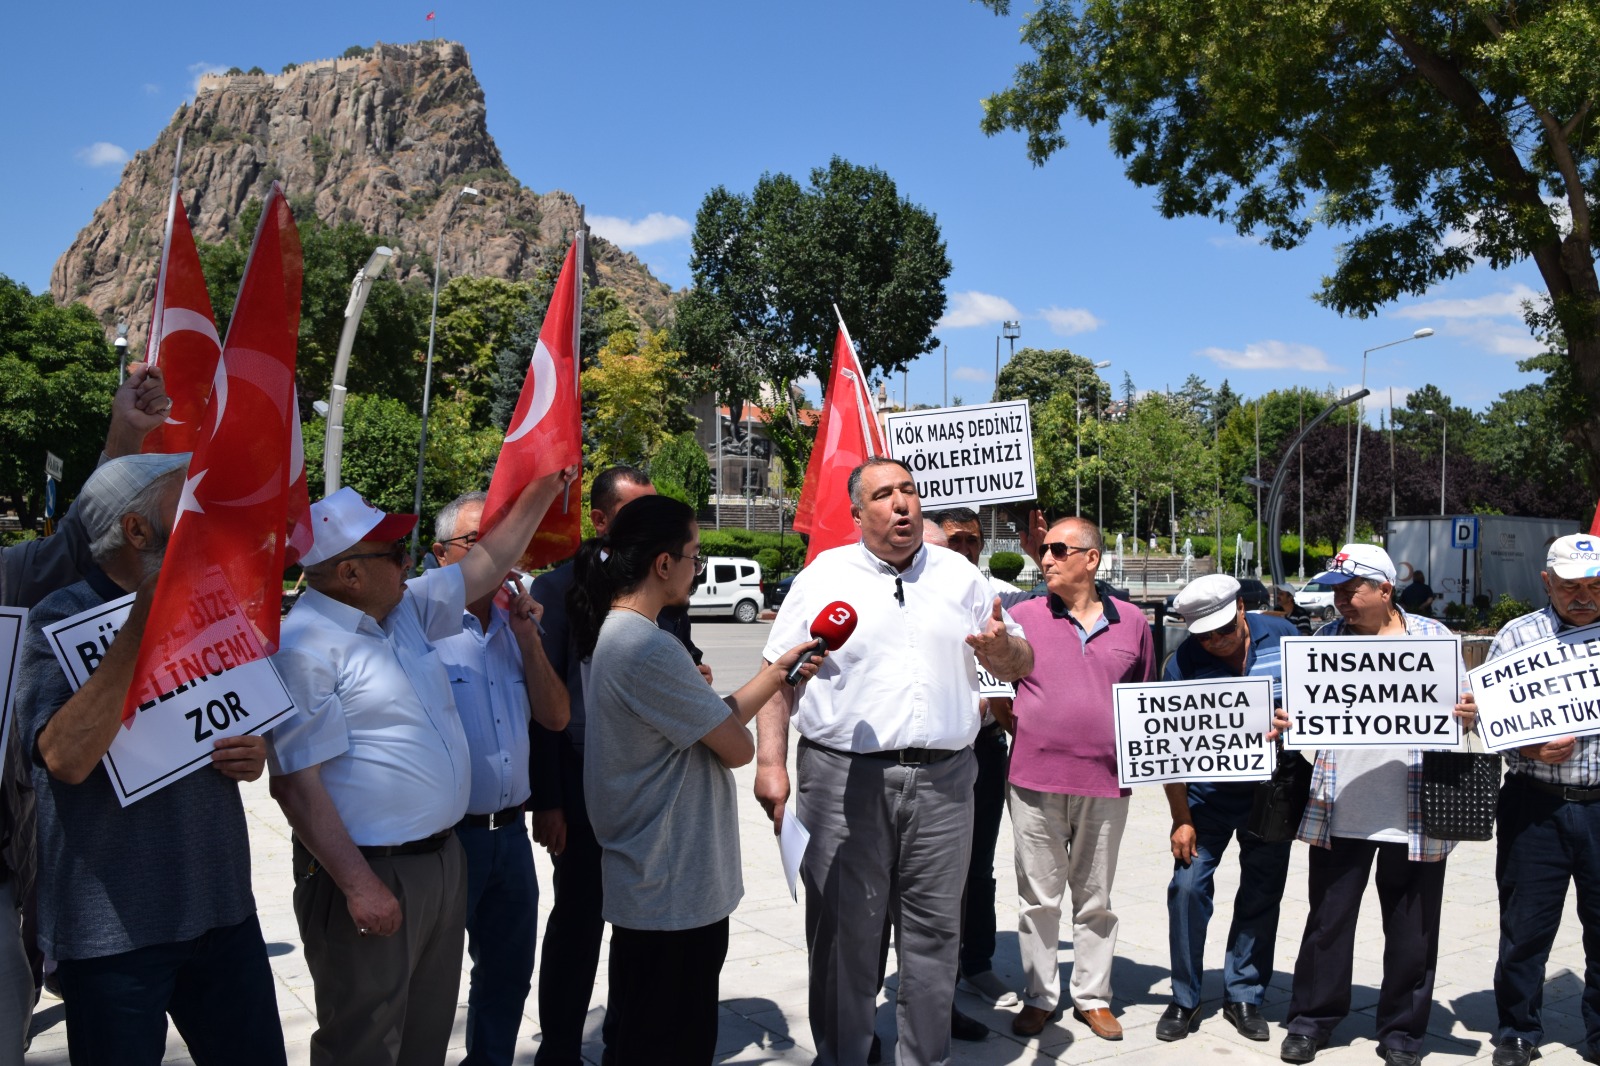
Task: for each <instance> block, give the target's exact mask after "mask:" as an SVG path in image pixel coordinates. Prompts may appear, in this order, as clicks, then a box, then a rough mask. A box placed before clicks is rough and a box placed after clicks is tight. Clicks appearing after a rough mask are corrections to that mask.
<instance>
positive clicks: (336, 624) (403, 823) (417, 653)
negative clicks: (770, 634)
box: [268, 467, 577, 1066]
mask: <svg viewBox="0 0 1600 1066" xmlns="http://www.w3.org/2000/svg"><path fill="white" fill-rule="evenodd" d="M576 472H577V471H576V468H575V467H569V468H567V469H566V470H561V471H558V472H556V473H554V474H551V475H549V476H547V477H543V478H540V479H538V480H536V481H534V482H532V483H531V484H529V485H528V487H527V488H526V489H525V490H524V491H523V492H522V495H521V496H520V497H518V499H517V502H516V503H515V504H513V505H512V507H511V510H510V512H509V513H508V514H507V516H506V518H505V520H504V521H502V522H501V523H500V524H499V525H497V526H495V528H494V529H493V530H491V531H490V532H488V533H487V534H485V535H484V536H483V537H481V538H479V539H478V540H477V542H476V543H475V544H474V545H473V546H472V548H471V550H469V551H468V552H467V553H466V554H465V555H464V556H463V557H462V558H461V559H460V561H459V562H456V563H454V564H452V565H450V566H444V567H440V568H438V569H435V570H430V571H428V572H427V573H426V574H423V575H422V576H421V577H417V578H412V579H411V580H409V581H408V580H407V577H408V575H409V573H410V570H411V563H410V558H409V556H408V554H407V551H406V539H405V538H406V536H407V534H409V533H410V531H411V529H412V527H413V526H415V525H416V522H417V516H416V515H402V514H392V515H391V514H385V513H383V512H382V511H380V510H378V509H377V508H376V507H373V506H371V505H370V504H368V503H367V502H366V501H365V500H363V499H362V498H361V497H360V496H359V495H358V494H357V493H356V492H355V490H354V489H351V488H349V487H348V486H347V487H345V488H342V489H340V490H339V491H338V492H335V493H334V494H333V495H331V496H329V497H328V498H326V499H324V500H320V501H318V502H317V503H316V504H314V505H312V508H311V525H312V531H313V535H314V538H315V539H314V540H313V542H312V545H311V549H310V550H309V551H308V552H306V553H305V555H304V556H302V557H301V565H302V566H303V567H304V568H305V572H306V584H307V586H308V587H307V589H306V591H305V593H304V594H302V595H301V597H300V599H299V600H298V601H297V602H296V603H295V606H294V609H293V610H292V611H290V612H289V617H288V618H287V619H286V620H285V621H284V623H283V632H282V637H281V642H280V647H279V650H278V653H277V654H276V655H275V656H274V657H273V662H274V665H275V666H276V667H277V668H278V673H279V674H280V675H281V676H282V678H283V681H284V684H285V685H287V686H288V688H289V691H290V693H291V694H292V695H293V696H294V701H295V705H296V708H297V709H296V713H295V714H294V716H293V717H291V718H290V719H289V721H287V722H286V723H284V724H283V725H281V726H279V727H278V728H277V729H276V730H274V731H273V735H272V736H271V738H270V739H269V744H268V748H269V757H270V763H271V769H272V794H273V796H274V798H276V799H277V800H278V803H279V804H280V805H281V806H282V807H283V811H284V814H285V815H286V816H287V817H288V819H289V824H290V826H291V827H292V828H293V830H294V875H295V889H294V910H295V918H296V919H297V921H298V922H299V926H300V935H301V938H302V939H303V941H304V944H305V953H306V966H307V968H308V969H310V971H311V977H312V981H313V982H314V985H315V991H316V1004H317V1026H318V1028H317V1031H316V1032H315V1033H313V1034H312V1037H311V1062H312V1063H313V1064H315V1066H324V1064H333V1063H339V1064H345V1063H395V1062H441V1061H443V1059H444V1056H445V1050H446V1048H447V1046H448V1044H449V1042H450V1031H451V1027H452V1025H453V1024H454V1021H455V1012H456V994H457V991H458V989H459V987H460V983H461V949H462V942H463V940H464V938H465V931H466V930H465V923H466V903H467V873H466V862H465V858H464V856H463V852H462V848H461V844H460V842H459V841H458V840H457V838H456V834H455V826H456V825H457V823H459V822H460V821H461V819H462V817H463V816H464V815H465V814H466V813H467V808H468V804H469V801H470V796H471V787H472V772H471V754H470V748H469V746H468V744H467V738H466V734H465V732H464V730H463V728H462V725H461V720H460V717H459V716H458V714H457V711H456V706H455V701H454V699H453V697H452V695H451V684H450V677H449V674H448V673H447V672H446V669H445V666H444V664H443V662H442V661H441V657H440V655H439V654H438V652H437V651H436V650H435V647H434V646H435V645H436V644H437V643H438V642H440V641H442V640H444V639H445V638H447V637H450V636H453V635H456V634H459V633H460V632H461V631H462V630H461V625H462V612H463V611H464V610H465V609H466V605H467V604H468V603H472V602H476V601H479V600H482V599H483V598H484V597H486V596H490V595H492V594H493V593H494V592H495V590H496V589H497V588H498V587H499V586H500V583H501V582H502V581H503V580H504V578H505V575H506V572H507V571H509V570H510V569H511V567H512V565H513V564H514V563H515V562H516V560H517V558H518V556H519V555H521V553H522V551H523V549H525V548H526V547H527V544H528V541H529V539H530V538H531V537H532V536H533V533H534V530H535V529H537V528H538V525H539V520H540V519H541V518H542V517H543V516H544V513H545V510H546V509H547V508H548V507H549V505H550V502H551V501H552V500H553V499H555V497H556V496H557V495H559V494H560V492H561V491H562V489H563V488H564V487H565V486H566V485H567V484H569V483H570V482H571V481H572V480H573V479H574V478H575V477H576ZM402 901H403V902H402Z"/></svg>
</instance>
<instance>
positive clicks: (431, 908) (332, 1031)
mask: <svg viewBox="0 0 1600 1066" xmlns="http://www.w3.org/2000/svg"><path fill="white" fill-rule="evenodd" d="M310 862H311V854H310V852H308V851H307V850H306V849H305V847H304V846H303V845H302V844H301V843H300V842H299V841H298V840H296V841H295V844H294V870H295V886H294V915H295V918H296V919H297V920H298V921H299V924H300V936H301V938H302V939H303V940H304V942H305V951H306V968H307V969H309V970H310V971H311V980H312V983H313V984H314V985H315V988H316V1000H317V1031H316V1032H315V1033H313V1034H312V1036H311V1062H312V1066H395V1064H398V1066H438V1064H439V1063H442V1062H444V1058H445V1052H446V1049H447V1047H448V1046H449V1043H450V1030H451V1027H452V1026H453V1025H454V1024H455V1018H456V1001H457V999H458V998H459V992H460V988H461V949H462V946H463V942H464V941H465V940H466V935H467V861H466V856H465V853H464V852H463V851H462V850H461V842H460V841H458V840H457V839H456V838H455V835H454V834H451V836H450V839H449V840H447V841H446V842H445V845H444V847H442V848H440V849H439V850H438V851H435V852H431V853H429V854H426V855H404V856H400V857H396V858H383V859H369V860H368V862H369V863H370V864H371V866H372V872H373V873H375V874H377V875H378V879H379V880H381V881H382V882H383V883H384V884H385V885H387V886H388V887H389V891H391V892H393V893H394V894H395V898H396V899H398V900H399V901H400V907H401V911H402V913H403V918H402V920H401V922H400V929H399V930H398V931H397V932H396V933H395V934H394V935H393V936H361V935H360V934H359V933H358V932H357V931H356V923H355V921H354V920H353V919H351V917H350V910H349V908H348V907H347V905H346V904H345V898H344V893H343V892H340V891H339V887H338V886H337V885H335V884H334V883H333V878H332V877H331V876H329V874H328V871H326V870H323V869H317V870H316V871H315V872H314V873H312V874H311V875H310V876H306V871H307V869H308V866H309V864H310Z"/></svg>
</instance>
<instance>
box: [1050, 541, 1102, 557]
mask: <svg viewBox="0 0 1600 1066" xmlns="http://www.w3.org/2000/svg"><path fill="white" fill-rule="evenodd" d="M1040 547H1041V548H1043V549H1044V550H1045V551H1047V552H1049V553H1050V554H1051V556H1052V557H1054V558H1056V559H1065V558H1067V557H1068V556H1070V555H1071V554H1072V553H1073V552H1092V551H1094V549H1093V548H1080V547H1078V546H1077V545H1076V544H1066V543H1063V542H1062V541H1058V540H1057V541H1050V542H1049V543H1047V544H1041V545H1040Z"/></svg>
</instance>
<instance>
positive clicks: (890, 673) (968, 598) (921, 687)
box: [763, 544, 1022, 752]
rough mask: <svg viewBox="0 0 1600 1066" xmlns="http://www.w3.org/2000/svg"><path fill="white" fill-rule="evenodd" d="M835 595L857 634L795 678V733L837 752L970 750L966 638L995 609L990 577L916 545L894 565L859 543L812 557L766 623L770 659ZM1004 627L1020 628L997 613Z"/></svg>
mask: <svg viewBox="0 0 1600 1066" xmlns="http://www.w3.org/2000/svg"><path fill="white" fill-rule="evenodd" d="M835 600H840V601H843V602H844V603H846V604H848V605H849V606H850V608H851V609H852V610H854V611H855V613H856V617H857V618H858V622H857V624H856V629H855V632H854V633H853V634H852V635H851V636H850V638H849V639H848V640H847V641H845V643H844V646H843V647H842V648H839V649H838V650H836V651H830V652H829V653H828V657H827V658H826V659H824V660H823V662H822V666H821V668H820V669H819V670H818V671H817V676H816V677H814V678H812V679H811V680H810V681H807V682H805V683H804V684H803V687H802V688H801V690H800V700H799V705H798V707H797V709H796V712H795V719H794V721H795V728H797V729H798V730H799V731H800V735H801V736H803V737H805V738H807V739H808V740H810V741H812V742H813V743H816V744H820V745H822V746H823V747H827V748H833V749H835V750H837V751H854V752H870V751H893V750H895V749H898V748H941V749H946V750H956V749H960V748H964V747H967V746H968V745H970V744H971V743H972V741H973V738H974V737H976V736H977V734H978V725H979V721H980V714H979V711H978V664H977V659H976V657H975V656H974V654H973V651H972V648H971V647H970V646H968V645H967V643H966V638H967V637H968V636H971V635H973V634H976V633H981V632H982V631H983V630H984V629H985V628H986V627H987V625H988V622H989V618H990V617H991V615H992V612H993V610H994V596H993V594H992V593H991V592H990V590H989V581H988V578H986V577H984V575H983V574H982V573H980V572H979V571H978V569H977V567H975V566H973V565H972V564H971V563H969V562H968V561H967V560H966V559H965V558H964V557H963V556H960V555H957V554H956V553H955V552H952V551H946V550H939V551H930V550H929V549H928V548H926V547H923V548H919V549H918V550H917V554H916V555H915V556H914V557H913V558H912V561H911V565H910V566H909V567H907V568H906V569H905V570H904V571H896V570H895V568H894V567H893V566H891V565H889V564H888V563H886V562H884V561H883V560H882V559H879V558H878V557H877V556H875V555H873V554H872V553H871V552H870V551H868V550H867V549H866V547H865V546H864V545H862V544H847V545H845V546H843V547H839V548H833V549H831V550H829V551H825V552H823V553H822V554H821V555H819V556H817V558H816V560H815V561H814V562H812V563H811V565H810V566H808V567H806V568H805V569H804V570H802V571H800V573H799V574H797V575H796V576H795V579H794V584H793V586H792V587H791V588H790V590H789V594H788V596H786V597H785V598H784V601H783V607H782V609H781V610H779V612H778V619H777V621H776V622H774V623H773V625H772V631H771V633H770V634H769V635H768V639H767V646H766V649H765V651H764V652H763V655H764V656H765V657H766V659H767V661H768V662H772V661H774V660H776V659H777V658H778V657H779V656H780V655H782V654H783V653H784V652H786V651H788V650H789V649H790V648H792V647H794V646H795V645H796V644H799V643H800V642H801V641H803V640H805V639H806V638H807V636H808V635H809V634H810V630H811V623H812V621H813V620H814V619H815V618H816V617H817V615H818V613H819V612H821V610H822V609H823V608H824V607H826V606H827V605H828V604H830V603H832V602H834V601H835ZM1005 623H1006V629H1007V631H1008V632H1009V633H1011V634H1012V635H1013V636H1016V637H1021V636H1022V629H1021V627H1020V626H1018V625H1017V624H1016V623H1015V622H1013V621H1011V618H1010V616H1005Z"/></svg>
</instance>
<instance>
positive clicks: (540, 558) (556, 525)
mask: <svg viewBox="0 0 1600 1066" xmlns="http://www.w3.org/2000/svg"><path fill="white" fill-rule="evenodd" d="M577 275H578V242H577V241H576V240H574V241H573V242H572V245H571V247H569V248H568V249H567V259H566V262H565V263H563V264H562V265H561V276H560V277H559V278H557V279H556V291H555V292H554V293H552V294H551V296H550V309H549V310H548V311H546V312H545V316H544V324H543V325H542V326H540V327H539V343H538V344H536V345H535V346H534V349H533V359H532V361H531V362H530V363H529V364H528V375H527V377H526V378H524V379H523V382H522V394H521V395H520V396H518V397H517V409H516V411H514V412H513V413H512V415H511V428H510V430H509V431H507V433H506V439H505V442H504V443H503V444H502V445H501V446H500V458H499V460H498V461H497V462H496V463H495V467H494V477H493V478H492V479H491V480H490V482H489V499H488V500H487V501H486V502H485V503H484V505H483V519H482V520H481V521H480V522H479V523H478V530H479V532H480V533H487V532H488V531H489V530H491V529H493V528H494V527H495V526H496V525H497V524H498V523H499V522H500V520H501V519H503V518H504V517H505V516H506V512H507V511H508V510H510V508H511V505H512V504H513V503H514V502H516V499H517V497H518V496H520V495H521V494H522V490H523V489H525V488H527V487H528V483H529V482H531V481H533V480H534V479H535V478H541V477H544V476H545V475H546V474H551V473H554V472H555V471H557V470H561V469H564V468H565V467H569V466H573V465H575V464H577V463H581V462H582V461H583V412H582V403H581V400H580V398H579V394H578V353H577V352H575V351H573V350H572V347H573V336H572V335H573V323H574V322H575V321H576V317H575V314H576V309H577V299H578V276H577ZM582 537H583V527H582V524H581V519H580V517H579V509H578V503H577V501H573V500H563V501H562V506H559V507H558V506H552V507H551V508H550V510H549V511H547V512H545V516H544V520H543V521H542V522H540V523H539V529H538V531H537V532H535V533H534V535H533V540H531V541H529V542H528V547H527V549H526V550H525V551H524V552H523V553H522V559H521V561H520V562H519V563H518V564H517V565H518V566H519V567H520V568H522V569H524V570H537V569H539V568H540V567H543V566H549V565H550V564H551V563H554V562H559V561H561V560H562V559H565V558H567V557H569V556H570V555H572V554H573V553H574V552H576V551H577V550H578V542H579V540H581V539H582Z"/></svg>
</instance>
